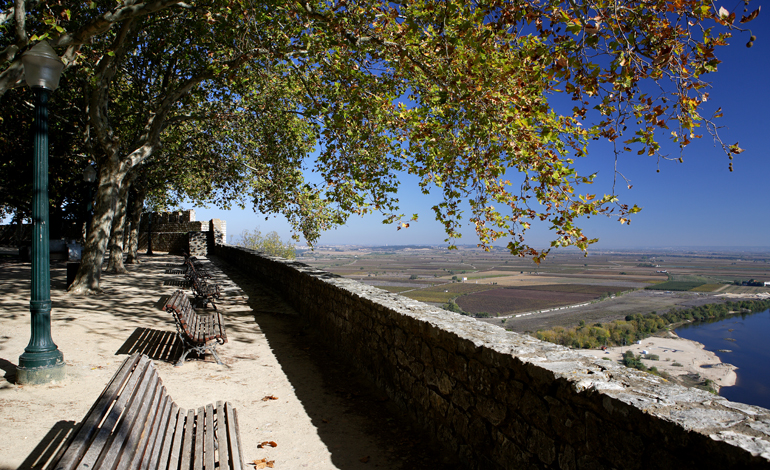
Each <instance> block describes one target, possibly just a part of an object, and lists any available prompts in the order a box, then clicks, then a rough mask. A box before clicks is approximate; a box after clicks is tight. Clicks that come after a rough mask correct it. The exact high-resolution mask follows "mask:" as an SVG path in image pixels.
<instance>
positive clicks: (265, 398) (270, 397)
mask: <svg viewBox="0 0 770 470" xmlns="http://www.w3.org/2000/svg"><path fill="white" fill-rule="evenodd" d="M277 399H278V397H276V396H274V395H268V396H266V397H264V398H263V399H262V401H268V400H277Z"/></svg>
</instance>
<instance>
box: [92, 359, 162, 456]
mask: <svg viewBox="0 0 770 470" xmlns="http://www.w3.org/2000/svg"><path fill="white" fill-rule="evenodd" d="M148 373H149V380H148V381H143V383H142V388H140V389H138V390H137V392H138V393H137V397H136V398H135V399H134V400H133V403H132V404H131V406H130V407H129V408H128V409H127V410H126V415H125V417H124V419H123V420H122V421H121V423H120V424H119V425H118V429H116V432H115V436H116V437H115V439H114V440H113V445H111V446H110V449H109V451H108V453H107V455H106V457H105V459H104V463H105V464H106V466H104V467H100V468H105V469H113V468H114V469H116V470H127V469H133V468H136V467H132V466H131V464H132V462H133V460H134V456H135V455H137V454H138V453H141V452H143V451H144V446H143V444H144V442H143V441H142V437H143V436H144V435H145V422H146V421H147V416H148V415H149V413H150V407H151V406H152V401H153V399H154V398H155V389H156V387H157V385H158V374H157V372H156V371H155V369H148ZM124 444H125V447H124ZM118 459H119V460H118ZM113 461H117V465H115V466H113V463H112V462H113Z"/></svg>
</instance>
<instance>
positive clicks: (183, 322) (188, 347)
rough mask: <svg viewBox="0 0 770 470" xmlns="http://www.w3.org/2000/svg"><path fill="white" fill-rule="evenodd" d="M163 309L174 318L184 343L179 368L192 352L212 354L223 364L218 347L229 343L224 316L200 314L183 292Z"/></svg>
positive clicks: (178, 333) (169, 301)
mask: <svg viewBox="0 0 770 470" xmlns="http://www.w3.org/2000/svg"><path fill="white" fill-rule="evenodd" d="M163 309H164V310H166V311H167V312H169V313H171V314H172V315H173V316H174V322H175V323H176V334H177V336H178V337H179V339H180V340H181V341H182V344H183V348H184V351H183V352H182V357H181V358H180V359H179V362H177V364H176V365H177V366H181V365H182V364H183V363H184V360H185V358H186V357H187V355H188V354H189V353H190V352H191V351H195V352H197V353H198V354H205V353H206V351H208V352H211V354H212V355H213V356H214V359H216V361H217V364H222V361H221V360H220V359H219V355H218V354H217V351H216V347H217V345H219V344H225V343H226V342H227V334H226V333H225V323H224V321H222V315H221V314H220V313H219V311H217V310H214V311H207V312H206V313H198V312H197V311H196V310H195V308H194V307H193V306H192V303H190V298H189V297H187V294H185V292H184V291H182V290H178V291H176V292H174V293H173V294H172V295H171V297H169V299H168V300H167V301H166V303H165V305H164V306H163Z"/></svg>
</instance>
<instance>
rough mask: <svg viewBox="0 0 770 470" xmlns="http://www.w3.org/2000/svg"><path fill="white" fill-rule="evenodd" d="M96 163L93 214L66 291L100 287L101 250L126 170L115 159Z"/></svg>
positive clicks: (79, 291) (97, 290) (85, 291)
mask: <svg viewBox="0 0 770 470" xmlns="http://www.w3.org/2000/svg"><path fill="white" fill-rule="evenodd" d="M100 163H102V168H100V170H99V187H98V189H97V191H96V201H95V206H94V215H93V218H92V219H91V226H90V230H89V232H88V238H87V240H86V245H85V247H84V248H83V256H82V258H81V262H80V269H79V270H78V274H77V276H76V277H75V281H74V282H73V283H72V285H71V286H70V288H69V292H71V293H75V294H86V293H89V292H99V291H100V289H99V280H100V279H101V274H102V264H103V263H104V254H105V252H106V251H107V244H108V242H109V240H110V231H111V228H112V219H113V217H114V215H115V205H116V202H117V199H118V196H119V192H120V185H121V183H122V182H123V178H124V177H125V176H126V171H125V170H122V171H121V168H120V164H119V163H117V162H116V161H114V160H110V159H106V158H105V159H103V161H102V162H100Z"/></svg>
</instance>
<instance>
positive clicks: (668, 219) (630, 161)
mask: <svg viewBox="0 0 770 470" xmlns="http://www.w3.org/2000/svg"><path fill="white" fill-rule="evenodd" d="M755 3H756V2H752V4H750V7H749V8H750V9H751V10H753V9H754V8H756V4H755ZM742 5H743V4H742V2H740V3H739V4H738V6H737V8H736V14H737V15H738V17H740V14H741V11H740V10H742V8H741V6H742ZM718 6H720V5H718ZM732 6H733V5H732V4H725V7H726V8H728V9H730V8H731V7H732ZM747 26H751V29H752V32H753V33H754V34H755V35H756V36H757V40H756V41H755V42H754V47H752V48H747V47H746V45H745V44H746V42H747V41H748V37H749V34H737V35H736V37H734V38H733V39H732V40H731V41H732V44H731V45H730V46H728V47H725V48H720V49H717V57H719V58H720V59H721V60H722V64H720V65H719V71H718V72H717V73H715V74H710V75H709V76H708V77H707V80H708V81H710V82H711V83H712V84H713V88H712V89H711V90H710V99H709V102H708V103H707V106H708V107H707V108H706V109H707V110H709V111H710V112H713V111H714V110H716V108H718V107H720V106H721V107H722V109H723V112H724V118H722V119H720V120H719V121H720V122H719V124H720V125H721V126H724V127H723V128H722V129H721V130H720V135H721V137H722V139H723V141H724V142H725V143H727V144H733V143H736V142H739V143H740V147H741V148H743V149H745V152H743V153H742V154H740V155H738V156H736V157H735V158H734V160H733V170H734V171H733V172H732V173H731V172H729V170H728V163H729V160H728V158H727V156H726V155H725V154H724V153H723V152H722V150H721V149H720V148H717V147H715V146H714V143H713V141H712V139H711V138H710V136H708V135H707V134H706V135H705V136H704V137H703V138H702V139H698V140H696V141H695V142H694V143H693V144H691V145H689V146H688V147H687V150H686V153H685V155H684V163H676V162H670V161H662V162H661V163H660V165H658V162H657V160H656V159H655V158H654V157H647V156H637V155H636V152H631V153H627V154H622V156H621V158H620V160H619V163H618V169H619V170H620V172H622V173H623V174H624V175H625V176H626V177H627V178H629V179H630V182H631V184H632V185H633V188H632V189H631V190H627V189H626V188H625V185H624V184H623V183H622V182H620V183H619V184H618V188H619V189H618V192H617V194H618V196H619V197H620V199H621V202H624V203H628V204H637V205H639V206H640V207H642V209H643V210H642V212H641V213H639V214H636V215H634V216H633V218H632V222H631V224H630V225H621V224H620V223H619V222H617V220H616V218H613V219H608V218H604V217H592V218H591V219H590V220H586V219H583V220H582V224H581V223H579V225H580V226H581V227H583V230H584V232H585V234H586V235H587V236H588V237H589V238H599V240H600V241H599V243H597V244H596V245H593V247H594V248H595V249H613V248H636V247H693V248H697V247H735V248H754V247H764V248H768V249H770V239H768V233H770V184H769V183H770V117H769V116H770V85H768V84H770V12H762V13H761V14H760V15H759V17H758V18H757V19H756V20H754V21H753V22H751V23H749V24H747ZM710 112H707V113H704V114H706V115H708V114H710ZM704 133H705V131H704ZM597 144H598V145H592V146H591V147H589V156H588V157H586V158H584V159H581V160H580V161H579V162H578V163H577V168H578V170H579V172H580V173H582V174H586V175H587V174H590V173H593V172H598V177H597V179H596V180H595V183H594V185H593V187H590V192H592V193H594V192H595V193H602V194H603V193H609V192H611V188H612V179H613V167H614V156H613V154H612V152H611V148H610V147H608V146H607V145H601V144H599V143H597ZM671 154H672V156H678V153H677V150H676V149H671ZM658 168H660V172H659V173H658V172H656V170H657V169H658ZM401 186H402V189H401V191H400V192H399V199H400V201H401V206H402V207H401V208H402V213H404V214H412V213H418V214H419V215H420V219H419V221H418V222H416V223H412V224H411V226H410V228H408V229H406V230H400V231H397V230H396V227H395V226H391V225H383V224H382V223H381V217H378V216H377V215H373V216H366V217H363V218H361V217H355V216H353V217H351V218H350V220H349V221H348V223H347V224H346V225H345V226H342V227H339V228H338V229H336V230H332V231H329V232H326V233H325V234H324V235H323V236H322V237H321V239H320V241H319V243H320V244H364V245H370V244H378V245H379V244H391V245H405V244H427V245H442V244H444V242H443V240H444V239H445V238H446V236H445V234H444V232H443V227H442V226H441V225H440V224H438V223H437V222H435V221H434V220H433V215H432V211H431V210H430V207H431V206H432V205H433V204H435V203H436V201H437V200H438V196H425V195H422V194H421V193H420V191H419V190H418V188H417V185H416V183H415V180H414V179H413V178H411V177H409V176H405V177H404V179H403V180H402V185H401ZM584 188H585V189H584V190H583V192H586V191H589V189H588V188H589V187H584ZM185 208H187V209H189V208H193V209H195V211H196V215H197V218H198V220H207V219H211V218H219V219H224V220H226V221H227V232H228V235H236V236H237V235H238V234H239V233H241V232H242V231H243V230H245V229H249V230H250V229H254V228H257V227H258V228H259V229H260V230H261V231H262V232H263V233H266V232H269V231H273V230H275V231H277V232H278V233H279V234H280V235H281V236H282V237H283V238H285V239H288V238H289V237H290V233H291V231H290V227H289V224H288V223H287V222H286V220H285V219H284V218H283V217H280V216H278V217H274V216H270V217H269V219H268V220H265V217H266V216H265V215H263V214H255V213H254V212H253V210H251V209H250V208H247V209H245V210H230V211H222V210H218V209H214V208H211V209H204V208H200V207H191V206H185ZM463 234H464V235H463V238H461V239H460V240H458V241H457V243H459V244H476V243H477V241H478V240H477V238H476V237H475V234H474V232H473V229H472V228H471V227H468V228H467V230H465V231H464V232H463ZM552 238H553V235H552V234H551V233H549V231H548V230H547V226H542V227H541V226H537V225H533V228H532V229H531V230H530V231H529V232H528V237H527V241H528V242H529V243H531V244H533V246H536V247H538V246H540V247H545V246H547V245H548V244H549V242H550V240H551V239H552ZM507 242H508V241H507V240H503V239H501V240H498V242H497V244H498V245H501V246H504V245H505V244H507Z"/></svg>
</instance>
